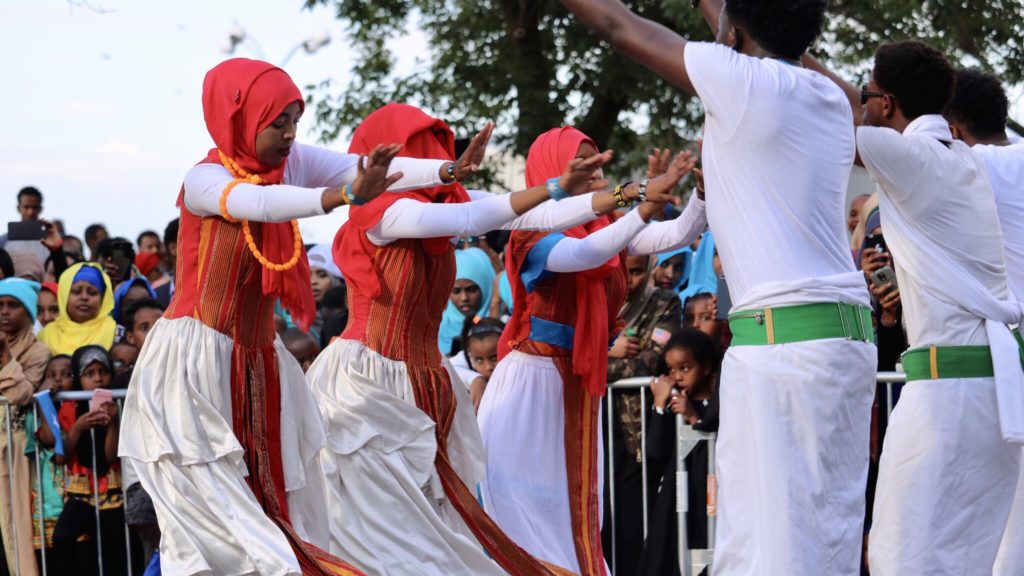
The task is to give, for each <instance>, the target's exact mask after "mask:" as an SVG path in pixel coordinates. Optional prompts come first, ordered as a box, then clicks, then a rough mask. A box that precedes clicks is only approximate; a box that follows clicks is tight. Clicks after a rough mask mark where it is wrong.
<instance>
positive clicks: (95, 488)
mask: <svg viewBox="0 0 1024 576" xmlns="http://www.w3.org/2000/svg"><path fill="white" fill-rule="evenodd" d="M89 439H90V441H91V442H92V502H93V508H94V509H95V510H96V561H97V562H98V563H99V567H100V576H103V525H102V524H101V523H100V480H99V477H98V476H99V475H98V474H97V473H96V429H95V428H89Z"/></svg>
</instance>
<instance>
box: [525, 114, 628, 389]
mask: <svg viewBox="0 0 1024 576" xmlns="http://www.w3.org/2000/svg"><path fill="white" fill-rule="evenodd" d="M583 144H590V145H591V146H593V147H594V148H595V149H597V145H596V144H594V141H593V140H591V139H590V138H589V137H588V136H587V135H586V134H584V133H582V132H580V131H579V130H577V129H575V128H573V127H571V126H565V127H562V128H554V129H552V130H548V131H547V132H545V133H544V134H541V135H540V137H538V138H537V139H536V140H535V141H534V142H533V145H532V146H530V153H529V155H527V157H526V185H527V186H528V187H533V186H542V185H543V184H544V183H545V182H547V181H548V179H550V178H557V177H558V176H561V175H562V173H563V172H565V165H566V164H568V163H569V161H570V160H572V159H573V158H575V157H576V154H578V153H579V149H580V146H582V145H583ZM612 222H613V219H612V217H610V216H602V217H600V218H597V219H594V220H591V221H590V222H587V223H585V224H581V225H579V226H575V227H573V228H569V229H568V230H565V231H564V232H563V233H564V234H565V235H566V236H568V237H570V238H585V237H586V236H587V235H589V234H593V233H594V232H597V231H598V230H600V229H602V228H604V227H605V226H608V225H610V224H611V223H612ZM620 260H621V259H620V258H619V256H618V255H616V256H613V257H612V258H611V259H610V260H608V261H607V262H605V263H604V264H602V265H600V266H598V267H597V268H592V269H590V270H585V271H583V272H576V273H575V275H576V302H577V304H576V324H575V326H574V329H575V330H574V336H573V350H572V366H573V373H574V374H576V375H577V376H580V377H582V378H583V385H584V387H585V388H586V389H587V391H589V392H590V393H592V394H603V393H604V389H605V387H606V386H607V382H605V376H606V375H607V366H608V340H609V336H610V334H609V329H608V326H609V322H610V321H613V320H614V318H609V317H608V316H609V312H608V292H607V287H606V285H605V284H606V280H607V279H608V277H609V276H611V274H612V273H614V272H615V271H616V270H617V269H618V268H620V265H621V262H620ZM513 272H514V273H515V275H516V276H517V277H518V270H516V271H513ZM517 281H518V280H517ZM517 292H518V293H519V294H522V295H523V302H515V305H514V310H515V311H516V312H519V313H520V314H517V315H516V316H517V318H515V319H513V320H512V322H519V323H524V322H525V323H529V321H530V320H529V310H528V308H527V306H526V301H525V300H526V299H525V290H518V291H517Z"/></svg>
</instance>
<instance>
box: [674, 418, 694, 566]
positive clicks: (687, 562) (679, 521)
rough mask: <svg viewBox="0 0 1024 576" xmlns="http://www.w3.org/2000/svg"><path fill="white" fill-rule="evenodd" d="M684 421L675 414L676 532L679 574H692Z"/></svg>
mask: <svg viewBox="0 0 1024 576" xmlns="http://www.w3.org/2000/svg"><path fill="white" fill-rule="evenodd" d="M685 424H686V422H684V421H683V415H682V414H676V526H677V528H676V534H677V546H678V547H679V549H678V554H677V556H678V558H679V574H680V576H692V574H693V564H692V563H691V559H690V543H689V540H688V536H689V535H688V534H687V533H686V512H687V511H688V510H689V507H690V487H689V485H688V482H687V481H688V477H687V473H686V455H687V453H688V452H689V450H686V446H685V444H686V442H685V440H684V438H683V434H682V430H683V427H684V426H685Z"/></svg>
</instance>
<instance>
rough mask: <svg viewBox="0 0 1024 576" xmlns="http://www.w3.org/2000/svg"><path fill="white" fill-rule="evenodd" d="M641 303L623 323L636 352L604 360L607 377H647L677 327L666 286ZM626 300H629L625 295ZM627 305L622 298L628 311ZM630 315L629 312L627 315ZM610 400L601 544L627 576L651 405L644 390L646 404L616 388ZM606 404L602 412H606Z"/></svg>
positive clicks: (674, 301)
mask: <svg viewBox="0 0 1024 576" xmlns="http://www.w3.org/2000/svg"><path fill="white" fill-rule="evenodd" d="M637 299H638V301H637V302H636V304H637V305H638V306H640V307H642V311H640V313H639V315H638V316H636V317H635V318H632V317H631V318H629V320H631V321H630V322H629V323H628V324H627V325H626V330H629V329H632V330H633V331H634V332H633V333H634V334H636V336H637V338H639V339H640V348H641V351H640V353H639V354H638V355H637V356H636V357H635V358H632V359H629V360H623V359H611V360H609V361H608V381H609V382H614V381H616V380H621V379H623V378H633V377H637V376H651V375H653V374H655V373H656V372H657V368H658V362H659V360H660V358H661V353H662V346H664V345H665V344H666V343H667V342H668V338H669V337H670V336H671V334H673V333H675V332H676V331H678V330H679V329H680V326H681V325H682V304H681V302H680V301H679V295H678V294H677V293H676V292H673V291H671V290H659V289H652V291H651V292H645V293H644V294H640V295H638V296H637ZM631 301H632V299H631ZM629 305H630V303H629V302H627V305H626V308H627V311H628V308H629ZM631 316H634V315H631ZM609 399H611V401H612V402H614V403H615V406H614V412H615V417H614V418H613V419H612V422H611V431H612V437H611V438H610V439H609V438H608V429H607V424H606V425H605V429H604V430H602V432H601V433H602V436H604V442H605V446H607V447H608V449H607V450H606V451H605V483H604V510H605V512H604V514H605V517H604V522H603V523H602V529H601V544H602V547H603V548H604V555H605V560H606V561H607V562H608V565H609V566H611V565H612V560H613V556H612V555H613V553H614V555H615V557H614V560H615V566H616V568H617V569H618V570H617V573H618V574H632V573H633V572H634V570H635V569H636V566H637V564H638V563H639V561H640V554H641V553H642V552H643V548H644V529H643V526H644V517H643V458H642V456H643V454H642V452H641V444H642V442H641V440H640V439H641V425H640V413H641V411H643V410H648V411H649V410H650V408H651V394H650V392H648V393H647V403H646V406H644V405H642V404H641V402H640V392H639V391H636V390H634V391H618V392H615V393H613V394H609V395H608V396H607V397H606V398H605V401H608V400H609ZM607 410H608V408H607V405H605V407H604V408H603V411H602V414H605V415H607V414H608V412H607ZM612 456H614V459H615V462H614V464H615V466H614V468H615V470H614V474H615V506H614V508H613V507H612V502H611V474H612V470H611V466H610V465H609V461H608V459H609V458H610V457H612ZM613 509H614V512H615V540H616V542H615V548H614V550H613V547H612V515H611V511H612V510H613Z"/></svg>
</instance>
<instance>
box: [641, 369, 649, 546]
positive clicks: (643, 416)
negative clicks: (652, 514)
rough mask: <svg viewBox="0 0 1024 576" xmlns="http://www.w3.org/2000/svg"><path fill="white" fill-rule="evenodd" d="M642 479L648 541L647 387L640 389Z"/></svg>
mask: <svg viewBox="0 0 1024 576" xmlns="http://www.w3.org/2000/svg"><path fill="white" fill-rule="evenodd" d="M640 481H641V482H643V486H642V487H641V489H640V490H641V493H642V494H643V499H644V501H643V516H644V541H645V542H646V541H647V525H648V510H647V388H646V387H644V388H641V389H640Z"/></svg>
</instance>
